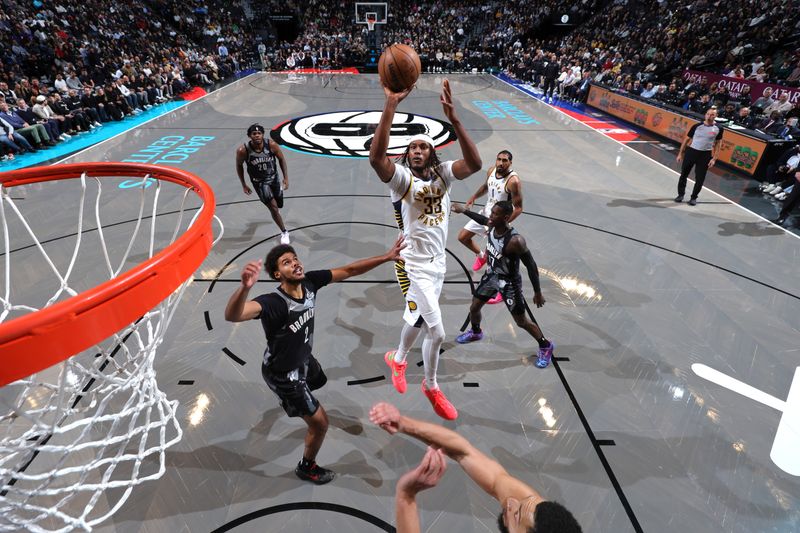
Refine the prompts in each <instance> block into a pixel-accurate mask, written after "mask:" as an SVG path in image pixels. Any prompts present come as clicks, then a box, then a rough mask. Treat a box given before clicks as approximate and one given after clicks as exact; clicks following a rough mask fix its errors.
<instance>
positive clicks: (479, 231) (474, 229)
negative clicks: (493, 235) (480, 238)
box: [464, 219, 489, 235]
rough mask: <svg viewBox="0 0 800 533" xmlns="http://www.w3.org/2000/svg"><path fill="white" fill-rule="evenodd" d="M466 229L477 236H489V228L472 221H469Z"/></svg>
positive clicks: (465, 226) (465, 225)
mask: <svg viewBox="0 0 800 533" xmlns="http://www.w3.org/2000/svg"><path fill="white" fill-rule="evenodd" d="M464 229H465V230H467V231H469V232H471V233H474V234H475V235H489V226H484V225H482V224H478V223H477V222H475V221H474V220H472V219H469V220H467V223H466V224H464Z"/></svg>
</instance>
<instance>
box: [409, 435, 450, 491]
mask: <svg viewBox="0 0 800 533" xmlns="http://www.w3.org/2000/svg"><path fill="white" fill-rule="evenodd" d="M445 470H447V460H446V459H445V456H444V454H443V453H442V450H439V449H436V448H432V447H431V446H428V449H427V450H426V451H425V456H424V457H423V458H422V461H420V463H419V465H417V467H416V468H415V469H414V470H410V471H408V472H406V473H405V474H403V475H402V476H401V477H400V479H399V480H398V481H397V492H398V493H402V494H405V495H406V496H410V497H412V498H413V497H414V496H416V495H417V494H418V493H420V492H422V491H423V490H426V489H430V488H431V487H435V486H436V484H437V483H439V480H440V479H442V476H443V475H444V471H445Z"/></svg>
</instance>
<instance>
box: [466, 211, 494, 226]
mask: <svg viewBox="0 0 800 533" xmlns="http://www.w3.org/2000/svg"><path fill="white" fill-rule="evenodd" d="M464 214H465V215H466V216H468V217H469V218H471V219H472V220H474V221H475V222H477V223H478V224H480V225H482V226H485V225H486V224H488V223H489V217H486V216H484V215H481V214H480V213H475V212H474V211H470V210H467V211H464Z"/></svg>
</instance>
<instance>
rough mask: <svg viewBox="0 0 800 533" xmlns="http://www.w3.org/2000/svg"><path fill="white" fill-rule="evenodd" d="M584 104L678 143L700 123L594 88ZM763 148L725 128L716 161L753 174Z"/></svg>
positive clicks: (763, 146)
mask: <svg viewBox="0 0 800 533" xmlns="http://www.w3.org/2000/svg"><path fill="white" fill-rule="evenodd" d="M586 103H588V104H589V105H590V106H592V107H596V108H597V109H600V110H601V111H604V112H606V113H608V114H609V115H612V116H615V117H617V118H621V119H622V120H625V121H627V122H630V123H632V124H635V125H636V126H639V127H640V128H643V129H646V130H648V131H651V132H653V133H656V134H658V135H661V136H662V137H666V138H667V139H671V140H673V141H675V142H677V143H680V142H683V138H684V137H685V136H686V132H687V131H689V128H691V127H692V126H693V125H695V124H697V123H698V122H699V121H698V120H695V119H693V118H690V117H685V116H683V115H681V114H680V113H674V112H672V111H669V110H667V109H663V108H661V107H656V106H654V105H650V104H646V103H644V102H641V101H639V100H635V99H633V98H629V97H627V96H624V95H622V94H619V93H615V92H612V91H609V90H608V89H603V88H602V87H597V86H595V85H592V87H591V88H590V89H589V97H588V99H587V101H586ZM766 146H767V143H766V142H765V141H762V140H760V139H756V138H754V137H750V136H748V135H744V134H741V133H737V132H735V131H732V130H730V129H727V128H725V129H724V130H723V133H722V144H721V146H720V153H719V161H720V162H721V163H727V164H728V165H731V166H733V167H736V168H738V169H739V170H741V171H743V172H746V173H747V174H750V175H753V174H754V173H755V171H756V168H757V167H758V163H759V161H761V157H762V156H763V155H764V149H765V148H766Z"/></svg>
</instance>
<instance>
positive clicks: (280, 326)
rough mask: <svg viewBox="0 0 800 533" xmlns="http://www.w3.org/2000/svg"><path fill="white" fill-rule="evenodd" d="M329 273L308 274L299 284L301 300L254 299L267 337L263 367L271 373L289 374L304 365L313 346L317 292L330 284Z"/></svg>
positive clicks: (283, 296) (281, 294)
mask: <svg viewBox="0 0 800 533" xmlns="http://www.w3.org/2000/svg"><path fill="white" fill-rule="evenodd" d="M331 277H332V274H331V271H330V270H315V271H312V272H307V273H306V277H305V279H304V280H303V281H302V282H301V284H302V286H303V297H302V298H301V299H299V300H295V299H294V298H292V297H291V296H289V295H287V294H286V293H285V292H283V291H282V290H281V288H280V287H278V290H277V292H273V293H270V294H262V295H261V296H258V297H257V298H255V301H256V302H258V303H259V304H261V315H260V316H259V318H260V319H261V325H262V326H263V327H264V333H265V334H266V336H267V349H266V350H265V351H264V364H266V366H267V368H268V369H269V370H270V371H272V372H291V371H292V370H294V369H296V368H300V367H301V366H303V365H304V364H305V363H306V361H308V358H309V356H310V355H311V348H312V345H313V343H314V306H315V303H316V296H317V291H318V290H319V289H321V288H322V287H324V286H325V285H327V284H328V283H330V282H331Z"/></svg>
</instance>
